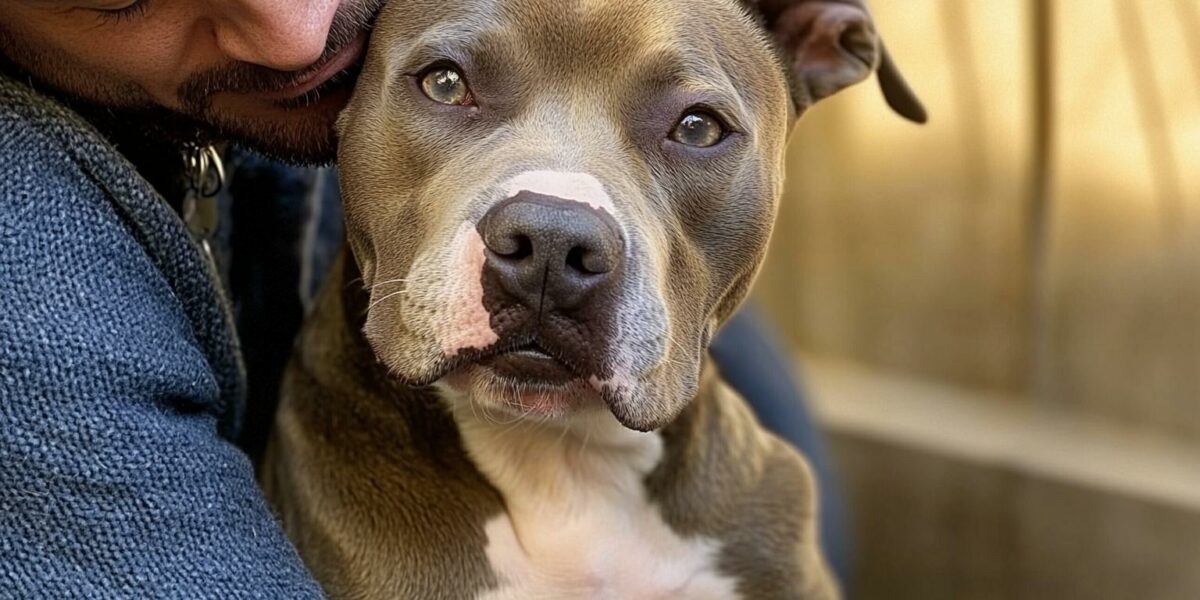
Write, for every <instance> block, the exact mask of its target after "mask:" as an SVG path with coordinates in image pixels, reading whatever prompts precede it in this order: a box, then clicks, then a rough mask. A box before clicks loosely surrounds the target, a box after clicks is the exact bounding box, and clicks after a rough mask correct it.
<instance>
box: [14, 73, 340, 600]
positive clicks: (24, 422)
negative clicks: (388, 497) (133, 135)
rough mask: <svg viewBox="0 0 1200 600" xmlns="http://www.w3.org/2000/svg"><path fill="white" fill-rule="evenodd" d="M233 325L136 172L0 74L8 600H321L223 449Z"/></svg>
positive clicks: (236, 371)
mask: <svg viewBox="0 0 1200 600" xmlns="http://www.w3.org/2000/svg"><path fill="white" fill-rule="evenodd" d="M130 126H132V127H136V126H137V124H136V123H131V124H130ZM229 315H230V313H229V310H228V307H227V304H226V302H225V300H224V299H223V296H222V292H221V289H220V286H219V284H218V283H217V281H216V278H215V276H214V271H213V269H212V268H211V267H210V266H209V265H208V264H207V262H206V260H205V257H204V256H203V254H202V252H201V251H200V250H199V249H198V247H197V246H196V245H195V244H194V243H193V242H192V241H191V239H190V238H189V236H188V234H187V232H186V229H185V227H184V226H183V224H182V223H181V221H180V219H179V218H178V217H177V215H176V214H175V213H174V211H172V210H171V209H170V207H169V206H167V204H166V203H165V202H164V201H163V199H162V198H161V197H160V196H159V195H158V194H157V193H156V192H155V191H154V189H153V188H152V187H150V186H149V185H148V184H147V183H146V182H145V181H144V180H143V179H142V178H141V177H139V176H138V174H137V173H136V171H135V170H134V168H133V166H132V165H130V164H129V163H128V162H127V161H126V160H125V159H124V158H123V157H122V156H121V155H120V154H119V153H118V152H117V151H115V150H114V149H113V148H112V147H111V146H110V145H109V144H108V143H107V142H106V141H105V140H104V138H102V137H101V136H100V135H98V134H97V133H96V132H95V131H94V130H93V129H92V128H91V127H90V126H89V125H88V124H87V123H85V122H84V121H83V120H82V119H80V118H79V117H77V116H76V115H74V114H73V113H72V112H70V111H69V110H67V109H65V108H64V107H62V106H61V105H59V104H57V103H55V102H53V101H52V100H49V99H47V98H46V97H43V96H40V95H38V94H36V93H34V92H33V91H31V90H30V89H29V88H28V87H26V86H25V85H23V84H21V83H18V82H15V81H13V80H11V79H9V78H7V77H4V76H3V75H0V598H9V597H17V598H51V597H52V598H66V597H106V598H111V597H130V598H147V597H173V598H189V599H190V598H241V597H260V598H261V597H265V598H302V597H317V596H319V595H320V593H319V590H318V589H317V587H316V585H315V584H314V583H313V582H312V579H311V578H310V577H309V575H308V574H307V572H306V571H305V569H304V567H303V565H302V563H301V562H300V560H299V558H298V557H297V556H296V554H295V552H294V550H293V549H292V548H291V546H290V545H289V544H288V542H287V541H286V539H285V538H284V536H283V534H282V532H281V531H280V528H279V527H278V525H277V524H276V522H275V521H274V520H273V518H272V516H271V514H270V512H269V510H268V508H267V506H266V504H265V503H264V501H263V499H262V497H261V495H260V493H259V491H258V488H257V487H256V485H255V482H254V479H253V472H252V469H251V466H250V464H249V462H248V460H247V459H246V457H245V456H244V455H243V454H242V453H241V452H240V451H239V450H238V449H237V448H236V447H235V446H234V445H232V444H231V443H230V442H229V441H228V440H229V439H230V437H231V436H232V435H234V433H235V430H236V425H237V415H238V414H239V411H240V409H241V402H242V396H243V389H244V377H243V373H242V369H241V367H240V364H241V363H240V359H239V353H238V348H237V342H236V337H235V335H234V331H233V326H232V323H231V319H230V316H229Z"/></svg>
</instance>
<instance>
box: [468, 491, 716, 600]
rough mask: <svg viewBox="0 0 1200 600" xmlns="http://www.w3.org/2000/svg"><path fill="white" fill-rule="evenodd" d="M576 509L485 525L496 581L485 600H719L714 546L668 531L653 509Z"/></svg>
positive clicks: (511, 517)
mask: <svg viewBox="0 0 1200 600" xmlns="http://www.w3.org/2000/svg"><path fill="white" fill-rule="evenodd" d="M586 511H587V512H581V513H579V514H562V513H558V514H555V513H554V512H552V511H546V512H542V513H541V514H522V515H508V514H506V515H502V516H498V517H496V518H494V519H493V520H492V521H490V522H489V523H488V524H487V526H486V529H485V531H486V533H487V537H488V546H487V556H488V560H489V561H490V562H491V565H492V568H493V570H494V572H495V573H496V576H497V579H498V580H499V581H500V586H499V587H498V588H497V589H495V590H492V591H490V592H487V593H484V594H482V595H481V596H479V597H480V598H481V599H486V600H500V599H506V600H507V599H514V600H515V599H518V598H521V599H527V598H596V599H600V598H604V599H609V598H611V599H614V600H617V599H628V600H634V599H645V600H650V599H660V598H661V599H668V598H695V599H708V598H712V599H717V598H721V599H727V598H734V597H736V592H735V585H734V582H733V580H731V579H730V578H728V577H725V576H724V575H722V574H720V573H719V572H717V570H716V566H715V563H716V557H717V552H718V550H719V546H718V545H717V544H716V543H714V542H712V541H711V540H704V539H684V538H682V537H680V536H678V535H676V534H675V533H674V532H672V531H671V530H670V529H669V528H668V527H667V525H666V524H665V523H663V521H662V519H661V518H660V517H659V516H658V514H657V512H656V511H655V509H654V507H652V506H649V505H646V506H638V507H634V506H627V507H620V508H617V507H611V508H609V509H600V508H596V507H591V508H588V509H586Z"/></svg>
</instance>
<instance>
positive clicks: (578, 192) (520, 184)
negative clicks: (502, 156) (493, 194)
mask: <svg viewBox="0 0 1200 600" xmlns="http://www.w3.org/2000/svg"><path fill="white" fill-rule="evenodd" d="M504 187H505V190H506V191H507V194H506V195H507V197H509V198H511V197H513V196H516V195H517V194H519V193H521V192H522V191H528V192H533V193H535V194H543V195H546V196H557V197H559V198H562V199H564V200H574V201H576V202H583V203H584V204H587V205H589V206H591V207H592V208H597V209H604V210H606V211H608V214H610V215H613V216H614V217H615V216H616V215H617V212H616V207H615V206H614V205H613V202H612V198H609V196H608V192H606V191H605V190H604V184H602V183H600V180H599V179H596V178H595V177H593V176H591V175H589V174H587V173H569V172H565V171H525V172H524V173H520V174H518V175H516V176H515V177H513V178H512V179H510V180H508V183H507V184H505V186H504Z"/></svg>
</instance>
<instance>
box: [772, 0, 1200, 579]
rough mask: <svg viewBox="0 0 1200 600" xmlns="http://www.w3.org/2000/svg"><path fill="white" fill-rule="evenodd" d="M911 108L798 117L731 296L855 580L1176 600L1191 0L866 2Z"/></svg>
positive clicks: (1187, 276) (1194, 176) (858, 106)
mask: <svg viewBox="0 0 1200 600" xmlns="http://www.w3.org/2000/svg"><path fill="white" fill-rule="evenodd" d="M872 7H873V9H874V13H875V16H876V19H877V22H878V24H879V28H880V30H881V32H882V34H883V37H884V39H885V40H887V43H888V46H889V47H890V49H891V50H892V53H893V55H894V56H895V57H896V59H897V61H898V63H899V64H900V66H901V68H902V70H903V71H904V73H905V75H906V76H907V77H908V79H909V81H910V83H912V84H913V86H914V88H915V89H916V90H917V91H918V93H919V94H920V96H921V97H922V99H923V100H924V101H925V103H926V106H927V107H928V108H929V111H930V114H931V121H930V123H929V124H928V125H926V126H924V127H920V126H915V125H912V124H909V123H907V122H906V121H903V120H901V119H900V118H899V117H896V116H894V115H892V114H891V113H890V112H889V111H888V109H887V107H886V106H885V105H884V104H883V101H882V99H881V98H880V95H879V90H878V87H877V86H876V85H875V83H873V82H872V83H870V84H864V85H861V86H858V87H856V88H853V89H852V90H850V91H848V92H845V93H843V94H841V95H839V96H837V97H836V98H835V99H832V100H829V101H827V102H825V103H822V104H821V105H819V106H818V107H816V108H814V109H813V110H812V111H810V112H809V113H808V114H807V115H806V116H805V117H804V119H802V120H801V122H800V125H799V127H798V129H797V130H796V133H795V134H794V137H793V143H792V146H791V148H790V152H789V155H788V179H787V190H786V194H785V198H784V201H783V206H782V210H781V214H780V217H779V221H778V225H777V229H776V233H775V237H774V239H773V245H772V250H771V256H770V260H769V261H768V264H767V265H766V267H765V269H764V271H763V274H762V276H761V277H760V279H759V284H758V288H757V290H756V292H755V300H756V303H757V304H758V306H759V307H760V309H762V311H763V312H765V313H766V314H767V316H768V317H769V319H770V322H772V323H773V324H775V325H776V326H777V327H778V329H779V333H780V334H781V336H782V337H784V338H785V339H786V340H787V341H788V342H790V344H791V348H792V349H794V350H795V353H796V357H797V361H798V363H799V364H800V367H801V370H802V373H803V376H804V379H805V385H806V388H807V393H808V395H809V397H810V398H811V401H812V403H813V408H814V410H815V411H816V413H817V415H818V418H819V421H820V424H821V426H822V427H823V429H824V430H825V433H826V435H827V438H828V441H829V443H830V445H831V449H832V453H833V459H834V463H835V465H836V467H837V468H838V471H839V472H838V475H839V477H840V478H841V480H842V485H843V488H844V491H845V494H846V495H847V496H848V498H847V500H848V507H849V512H850V516H851V521H852V526H853V532H854V533H853V541H854V546H855V567H854V573H855V575H854V577H853V581H851V582H850V588H851V589H852V591H853V592H854V594H853V595H854V597H857V598H921V599H938V598H967V599H970V598H1063V599H1070V598H1089V599H1107V598H1122V599H1128V598H1137V599H1142V598H1150V599H1160V598H1162V599H1167V598H1181V599H1182V598H1187V599H1196V598H1200V0H1142V1H1134V0H1041V1H1039V0H974V1H972V0H874V1H873V2H872Z"/></svg>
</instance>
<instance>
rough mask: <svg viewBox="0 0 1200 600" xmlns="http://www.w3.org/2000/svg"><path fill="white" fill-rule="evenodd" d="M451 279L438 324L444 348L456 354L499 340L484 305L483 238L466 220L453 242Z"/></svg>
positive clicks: (451, 354) (439, 336) (484, 257)
mask: <svg viewBox="0 0 1200 600" xmlns="http://www.w3.org/2000/svg"><path fill="white" fill-rule="evenodd" d="M450 252H451V255H450V256H451V258H450V264H449V267H450V273H451V274H452V277H451V280H450V281H448V282H447V285H446V289H445V299H446V302H445V305H444V307H445V312H443V313H442V314H443V315H444V318H443V319H441V320H440V322H441V323H442V324H443V325H442V326H441V327H438V329H440V331H439V332H438V338H439V339H440V341H441V344H442V352H445V353H446V355H447V356H453V355H454V354H456V353H457V352H459V351H461V350H463V349H465V348H484V347H486V346H489V345H491V344H493V343H495V342H496V340H497V339H499V338H498V336H497V335H496V332H495V331H493V330H492V327H491V317H490V316H489V315H488V311H487V308H485V307H484V306H483V282H482V276H483V262H484V260H485V259H486V254H485V253H484V246H483V238H481V237H479V232H478V231H476V230H475V226H474V225H472V224H471V223H470V222H468V221H463V223H462V224H461V225H459V226H458V231H457V232H455V235H454V239H453V240H451V242H450Z"/></svg>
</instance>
